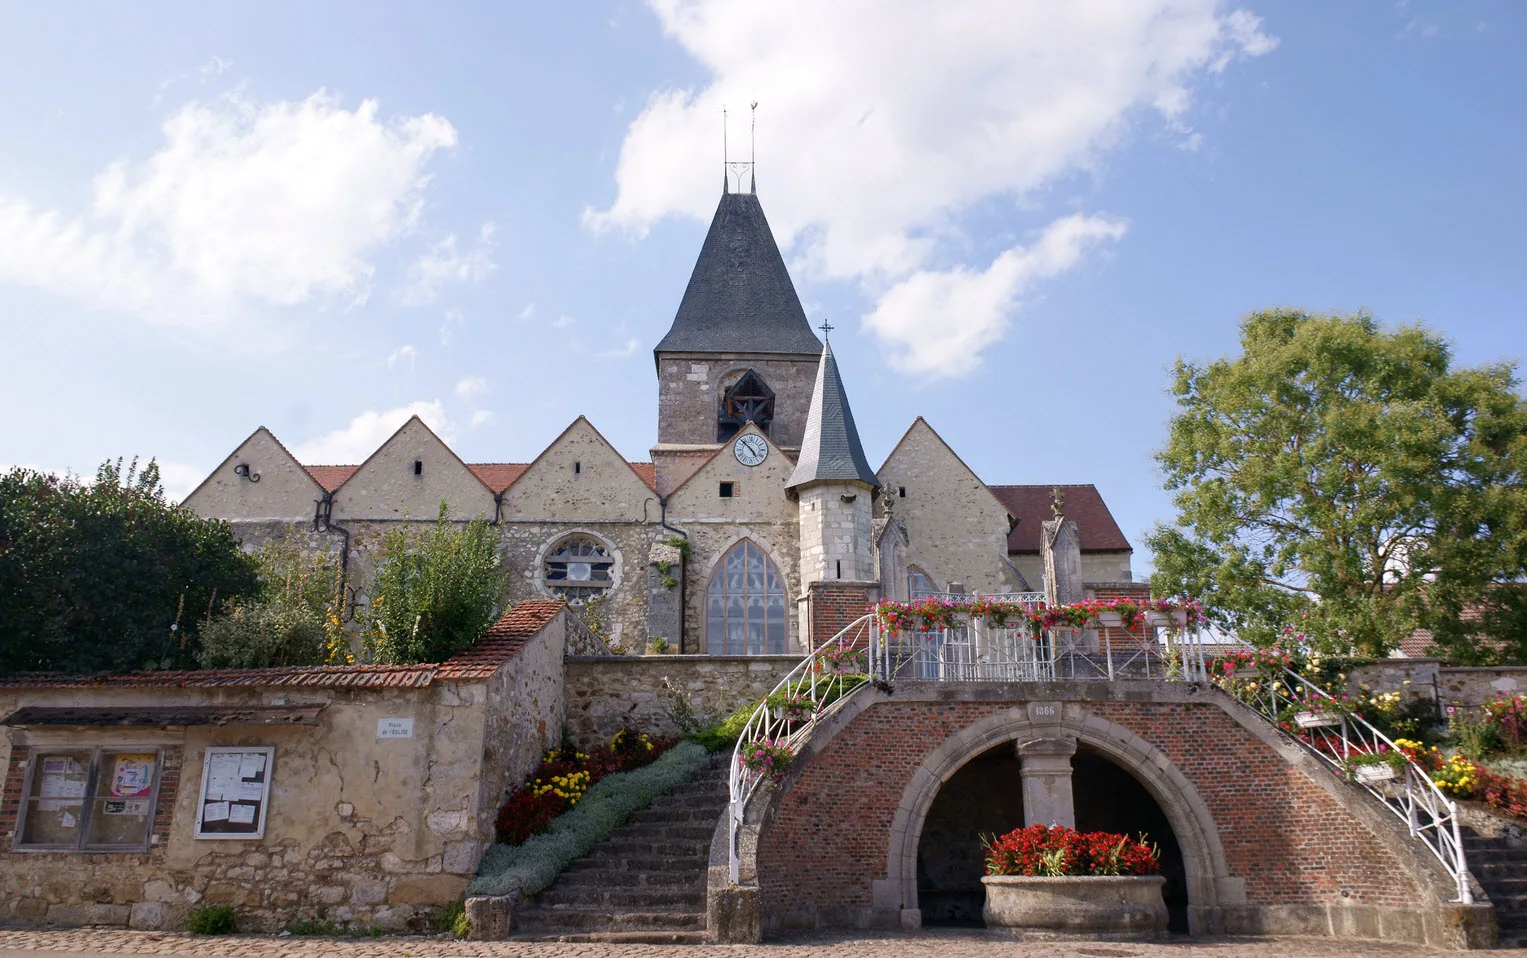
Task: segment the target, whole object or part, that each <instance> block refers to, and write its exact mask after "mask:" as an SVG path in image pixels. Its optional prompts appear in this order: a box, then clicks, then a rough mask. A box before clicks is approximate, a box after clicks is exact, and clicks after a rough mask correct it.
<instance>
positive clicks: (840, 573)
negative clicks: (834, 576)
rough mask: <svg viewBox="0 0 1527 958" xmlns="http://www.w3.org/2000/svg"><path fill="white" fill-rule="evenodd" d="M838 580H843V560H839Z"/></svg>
mask: <svg viewBox="0 0 1527 958" xmlns="http://www.w3.org/2000/svg"><path fill="white" fill-rule="evenodd" d="M838 578H840V579H841V578H843V560H842V559H839V560H838Z"/></svg>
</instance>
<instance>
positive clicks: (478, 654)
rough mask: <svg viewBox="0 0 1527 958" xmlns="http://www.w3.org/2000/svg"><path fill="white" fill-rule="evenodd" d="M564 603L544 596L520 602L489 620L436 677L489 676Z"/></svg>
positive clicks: (473, 677) (533, 636)
mask: <svg viewBox="0 0 1527 958" xmlns="http://www.w3.org/2000/svg"><path fill="white" fill-rule="evenodd" d="M564 606H565V603H562V602H553V601H549V600H545V599H527V600H525V601H524V602H521V603H520V604H519V605H517V606H515V607H514V608H512V609H510V610H509V611H508V612H506V613H504V617H503V618H501V619H499V620H498V621H497V622H495V623H493V626H492V627H491V628H489V629H488V631H487V632H485V633H483V637H482V638H480V639H478V640H477V644H476V645H474V646H472V647H471V648H470V649H467V650H465V651H463V652H459V653H457V654H456V655H454V656H452V657H451V658H450V659H448V660H447V661H445V662H442V663H441V664H440V666H439V671H437V672H436V673H435V675H436V677H437V678H439V679H442V680H459V679H486V678H491V677H492V675H493V673H495V672H497V671H498V670H499V669H500V668H502V667H503V664H504V663H505V662H508V661H509V660H510V659H512V658H514V657H515V656H516V655H518V654H519V652H520V649H522V648H524V647H525V643H526V642H529V641H530V640H531V639H533V638H535V637H536V635H537V634H539V633H540V631H541V630H542V629H544V628H546V625H547V623H549V622H551V620H553V619H555V618H556V617H557V613H559V612H561V611H562V609H563V608H564Z"/></svg>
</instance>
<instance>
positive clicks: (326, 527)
mask: <svg viewBox="0 0 1527 958" xmlns="http://www.w3.org/2000/svg"><path fill="white" fill-rule="evenodd" d="M314 507H315V508H314V510H313V531H314V532H337V533H339V534H340V535H341V536H343V537H344V541H343V546H342V548H341V549H340V550H339V581H340V586H341V587H342V588H343V589H344V590H345V593H346V595H345V600H346V604H347V605H348V606H349V609H348V613H349V617H350V618H352V619H353V618H354V616H355V598H354V596H352V595H349V590H350V530H349V529H346V528H345V527H344V526H341V525H338V524H336V523H335V522H333V521H332V520H333V516H334V493H332V492H329V491H327V490H325V491H324V494H323V498H322V499H318V500H316V501H315V502H314ZM346 611H347V610H345V609H340V617H341V618H345V617H346Z"/></svg>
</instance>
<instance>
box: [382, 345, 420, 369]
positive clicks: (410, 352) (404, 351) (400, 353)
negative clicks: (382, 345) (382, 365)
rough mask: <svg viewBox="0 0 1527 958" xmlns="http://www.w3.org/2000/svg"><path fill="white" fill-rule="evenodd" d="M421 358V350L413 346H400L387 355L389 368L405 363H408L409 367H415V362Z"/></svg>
mask: <svg viewBox="0 0 1527 958" xmlns="http://www.w3.org/2000/svg"><path fill="white" fill-rule="evenodd" d="M418 358H419V351H418V350H417V349H415V348H413V347H412V346H399V347H398V348H397V349H394V350H393V351H392V352H391V354H389V355H388V357H387V368H388V369H392V368H394V367H396V366H399V365H401V364H403V363H407V364H408V368H409V369H413V368H414V362H415V360H417V359H418Z"/></svg>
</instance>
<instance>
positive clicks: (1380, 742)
mask: <svg viewBox="0 0 1527 958" xmlns="http://www.w3.org/2000/svg"><path fill="white" fill-rule="evenodd" d="M1227 691H1231V692H1232V694H1235V695H1236V697H1237V698H1239V699H1240V700H1241V701H1242V702H1245V703H1246V704H1247V705H1250V706H1251V707H1252V708H1254V709H1256V710H1257V711H1258V712H1260V713H1261V714H1262V716H1263V717H1264V718H1267V719H1269V720H1271V721H1272V723H1273V724H1274V725H1277V726H1278V727H1279V728H1280V729H1282V730H1283V731H1284V732H1285V733H1286V734H1288V735H1289V736H1290V737H1291V738H1292V739H1293V740H1294V741H1295V742H1298V743H1299V744H1300V745H1302V746H1303V747H1304V748H1305V750H1306V751H1309V752H1311V753H1313V754H1314V755H1315V756H1316V757H1318V758H1319V759H1321V760H1322V761H1324V762H1325V763H1326V764H1328V765H1330V766H1332V767H1333V768H1335V769H1337V770H1338V771H1340V772H1341V773H1342V774H1343V775H1346V776H1348V777H1351V778H1352V779H1353V780H1354V781H1355V782H1356V784H1357V785H1359V786H1360V787H1362V788H1363V789H1365V790H1366V791H1368V792H1369V794H1371V795H1374V796H1375V797H1377V798H1378V799H1379V800H1380V801H1382V802H1383V803H1384V805H1385V807H1387V808H1388V809H1389V810H1390V811H1391V812H1393V813H1394V814H1396V815H1398V816H1399V817H1400V820H1401V821H1403V822H1405V824H1406V825H1407V826H1408V827H1409V828H1410V835H1411V837H1412V838H1415V839H1417V840H1419V841H1420V842H1421V843H1422V844H1423V845H1425V846H1426V847H1427V848H1428V849H1430V850H1431V852H1432V854H1433V855H1436V856H1437V860H1438V861H1440V862H1442V867H1443V868H1445V869H1446V870H1447V872H1448V874H1449V876H1451V877H1452V879H1453V881H1454V883H1455V884H1456V886H1457V889H1458V901H1460V902H1462V903H1464V904H1470V903H1472V902H1473V901H1474V893H1473V890H1472V889H1471V888H1470V887H1469V866H1468V860H1467V858H1466V857H1465V855H1464V850H1463V836H1462V835H1461V833H1460V822H1459V820H1458V806H1457V804H1455V803H1454V802H1453V800H1452V799H1450V798H1448V797H1447V796H1446V795H1444V794H1442V790H1441V789H1439V788H1438V787H1437V785H1436V783H1434V782H1433V781H1432V779H1431V776H1430V775H1428V774H1427V773H1426V770H1425V769H1423V768H1421V766H1419V765H1417V764H1416V762H1415V761H1414V760H1413V759H1411V758H1410V756H1408V755H1406V756H1405V758H1406V761H1405V766H1404V768H1405V771H1404V773H1403V774H1399V773H1396V772H1394V771H1393V770H1392V769H1390V768H1389V767H1388V766H1362V765H1357V766H1353V765H1350V764H1348V763H1349V762H1350V761H1351V760H1352V759H1354V758H1357V757H1358V756H1362V755H1375V754H1384V753H1389V752H1393V753H1396V754H1400V755H1405V753H1404V752H1401V751H1400V749H1399V748H1398V747H1397V746H1396V745H1395V744H1394V742H1393V741H1391V740H1390V739H1389V737H1388V736H1387V735H1385V734H1384V733H1383V732H1380V731H1379V730H1378V729H1376V728H1374V727H1373V726H1372V725H1369V724H1368V722H1367V721H1365V720H1364V719H1363V718H1361V717H1360V716H1357V715H1350V714H1346V713H1345V712H1344V711H1338V710H1337V709H1336V708H1334V707H1332V708H1329V709H1323V708H1322V707H1321V705H1322V703H1324V702H1335V701H1336V700H1335V699H1334V698H1332V697H1331V696H1330V695H1329V694H1327V693H1326V692H1325V690H1324V689H1321V688H1320V687H1318V686H1316V685H1314V684H1313V683H1311V682H1309V681H1308V680H1306V679H1305V678H1304V677H1303V676H1302V675H1299V674H1298V673H1296V672H1294V671H1293V670H1291V669H1288V668H1284V669H1282V670H1281V674H1279V675H1278V676H1277V677H1276V678H1273V679H1270V680H1266V681H1258V682H1256V683H1255V685H1254V686H1249V685H1248V684H1245V683H1242V684H1239V685H1238V686H1237V687H1236V688H1235V689H1227ZM1285 723H1288V724H1287V725H1285ZM1289 726H1292V727H1289ZM1365 767H1370V768H1374V769H1375V772H1373V773H1366V774H1365V773H1364V768H1365ZM1391 776H1392V777H1391Z"/></svg>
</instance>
